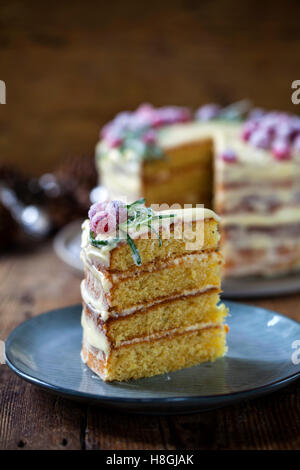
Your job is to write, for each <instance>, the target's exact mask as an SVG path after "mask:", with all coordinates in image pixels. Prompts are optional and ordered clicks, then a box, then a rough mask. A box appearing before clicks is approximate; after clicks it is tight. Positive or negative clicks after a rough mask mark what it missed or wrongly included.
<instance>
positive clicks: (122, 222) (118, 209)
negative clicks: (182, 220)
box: [88, 198, 175, 266]
mask: <svg viewBox="0 0 300 470" xmlns="http://www.w3.org/2000/svg"><path fill="white" fill-rule="evenodd" d="M88 215H89V219H90V243H91V244H92V245H93V246H95V247H96V248H101V247H103V246H109V245H110V246H115V244H116V243H117V242H119V241H121V240H123V241H124V240H125V241H127V243H128V244H129V246H130V248H131V251H132V257H133V260H134V262H135V264H137V265H138V266H140V265H141V264H142V262H141V257H140V254H139V251H138V249H137V247H136V245H135V243H134V241H133V239H132V237H131V236H130V234H129V232H131V233H132V232H135V231H138V230H140V228H141V227H143V226H144V227H148V229H149V230H150V231H154V232H155V233H156V234H157V237H158V242H159V246H161V238H160V235H159V231H158V230H159V225H158V227H154V226H153V222H154V221H156V222H157V221H158V222H159V220H161V219H165V218H169V219H173V218H174V217H175V215H174V214H166V215H162V214H155V213H154V211H153V210H152V209H151V207H146V206H145V199H144V198H142V199H138V200H137V201H135V202H133V203H131V204H125V203H124V202H122V201H117V200H116V201H105V202H99V203H95V204H93V205H92V206H91V208H90V210H89V214H88ZM105 237H106V238H105Z"/></svg>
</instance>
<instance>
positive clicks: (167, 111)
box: [101, 104, 192, 158]
mask: <svg viewBox="0 0 300 470" xmlns="http://www.w3.org/2000/svg"><path fill="white" fill-rule="evenodd" d="M191 120H192V113H191V112H190V110H189V109H188V108H184V107H179V106H164V107H162V108H154V107H153V106H152V105H150V104H142V105H141V106H139V107H138V108H137V110H136V111H133V112H130V111H125V112H122V113H119V114H118V115H117V116H116V117H115V118H114V119H113V120H112V121H111V122H109V123H108V124H106V126H104V127H103V129H102V131H101V138H102V139H103V141H104V142H105V143H106V144H107V145H108V147H110V148H119V149H120V151H121V152H122V151H125V150H130V149H132V150H134V152H135V153H136V154H137V155H139V156H140V157H142V158H161V157H162V154H163V152H162V150H161V149H160V147H159V146H158V144H157V129H159V128H160V127H162V126H167V125H171V124H176V123H183V122H187V121H191Z"/></svg>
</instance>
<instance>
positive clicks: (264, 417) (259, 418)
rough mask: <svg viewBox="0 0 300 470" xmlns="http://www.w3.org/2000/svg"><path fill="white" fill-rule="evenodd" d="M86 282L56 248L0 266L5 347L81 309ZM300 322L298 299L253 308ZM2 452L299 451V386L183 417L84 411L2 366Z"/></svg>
mask: <svg viewBox="0 0 300 470" xmlns="http://www.w3.org/2000/svg"><path fill="white" fill-rule="evenodd" d="M79 283H80V277H79V276H78V275H77V274H75V273H73V272H72V271H71V270H70V269H69V268H68V267H67V266H65V265H64V264H63V263H62V262H61V261H60V260H59V259H57V257H56V256H55V254H54V253H53V250H52V246H51V245H50V244H48V245H46V246H42V247H40V248H38V249H37V250H36V251H35V252H34V253H30V254H22V255H21V254H14V255H6V256H4V257H3V258H2V259H0V339H2V340H4V339H5V338H6V337H7V336H8V334H9V333H10V332H11V331H12V330H13V329H14V328H15V327H16V326H17V325H18V324H19V323H21V322H23V321H24V320H26V319H28V318H31V317H33V316H35V315H38V314H39V313H41V312H43V311H46V310H49V309H53V308H57V307H63V306H66V305H70V304H75V303H78V302H80V294H79ZM252 303H254V304H255V305H261V306H263V307H268V308H271V309H275V310H277V311H278V312H281V313H283V314H284V315H287V316H289V317H291V318H294V319H296V320H298V321H300V308H299V305H300V295H294V296H289V297H281V298H273V299H265V300H259V301H258V300H257V301H255V302H252ZM0 448H1V449H18V448H24V449H106V450H107V449H108V450H109V449H114V450H115V449H130V450H132V449H153V450H157V449H167V450H168V449H170V450H172V449H299V448H300V381H299V380H298V381H296V382H295V383H294V384H291V385H289V386H287V387H286V388H284V389H282V390H280V391H278V392H275V393H273V394H271V395H269V396H266V397H263V398H259V399H254V400H251V401H243V402H241V403H239V404H236V405H234V406H228V407H225V408H222V409H219V410H215V411H209V412H205V413H198V414H192V415H183V416H135V415H125V414H117V413H112V412H110V410H109V409H105V410H104V409H101V408H97V407H95V406H87V405H85V404H78V403H76V402H72V401H69V400H67V399H64V398H61V397H59V396H55V395H52V394H49V393H47V392H45V391H43V390H40V389H38V388H36V387H34V386H33V385H31V384H28V383H26V382H24V381H23V380H21V379H20V378H19V377H17V376H16V375H15V374H14V373H13V372H11V371H10V370H9V369H8V367H7V366H6V365H0Z"/></svg>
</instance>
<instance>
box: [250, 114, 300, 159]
mask: <svg viewBox="0 0 300 470" xmlns="http://www.w3.org/2000/svg"><path fill="white" fill-rule="evenodd" d="M299 136H300V118H299V117H298V116H294V115H291V114H288V113H283V112H279V111H272V112H264V111H262V110H256V111H255V110H254V111H253V112H252V113H250V115H249V118H248V120H247V121H245V123H244V125H243V128H242V138H243V140H244V141H246V142H249V144H250V145H253V146H254V147H257V148H262V149H265V150H270V151H271V152H272V153H273V155H274V158H275V159H276V160H288V159H290V158H291V155H292V150H293V149H294V150H295V151H299V150H298V149H299V146H298V144H297V141H298V139H299Z"/></svg>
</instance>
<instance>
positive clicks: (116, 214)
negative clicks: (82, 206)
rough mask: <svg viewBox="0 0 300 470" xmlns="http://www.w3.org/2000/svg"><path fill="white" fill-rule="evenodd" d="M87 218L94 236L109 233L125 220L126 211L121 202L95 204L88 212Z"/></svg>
mask: <svg viewBox="0 0 300 470" xmlns="http://www.w3.org/2000/svg"><path fill="white" fill-rule="evenodd" d="M89 218H90V227H91V230H92V231H93V232H94V233H95V234H104V233H111V232H114V231H115V230H116V229H117V227H118V225H119V224H120V223H123V222H125V221H126V220H127V209H126V206H125V204H124V203H123V202H122V201H110V202H102V203H98V205H97V203H96V204H93V206H92V207H91V209H90V211H89Z"/></svg>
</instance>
